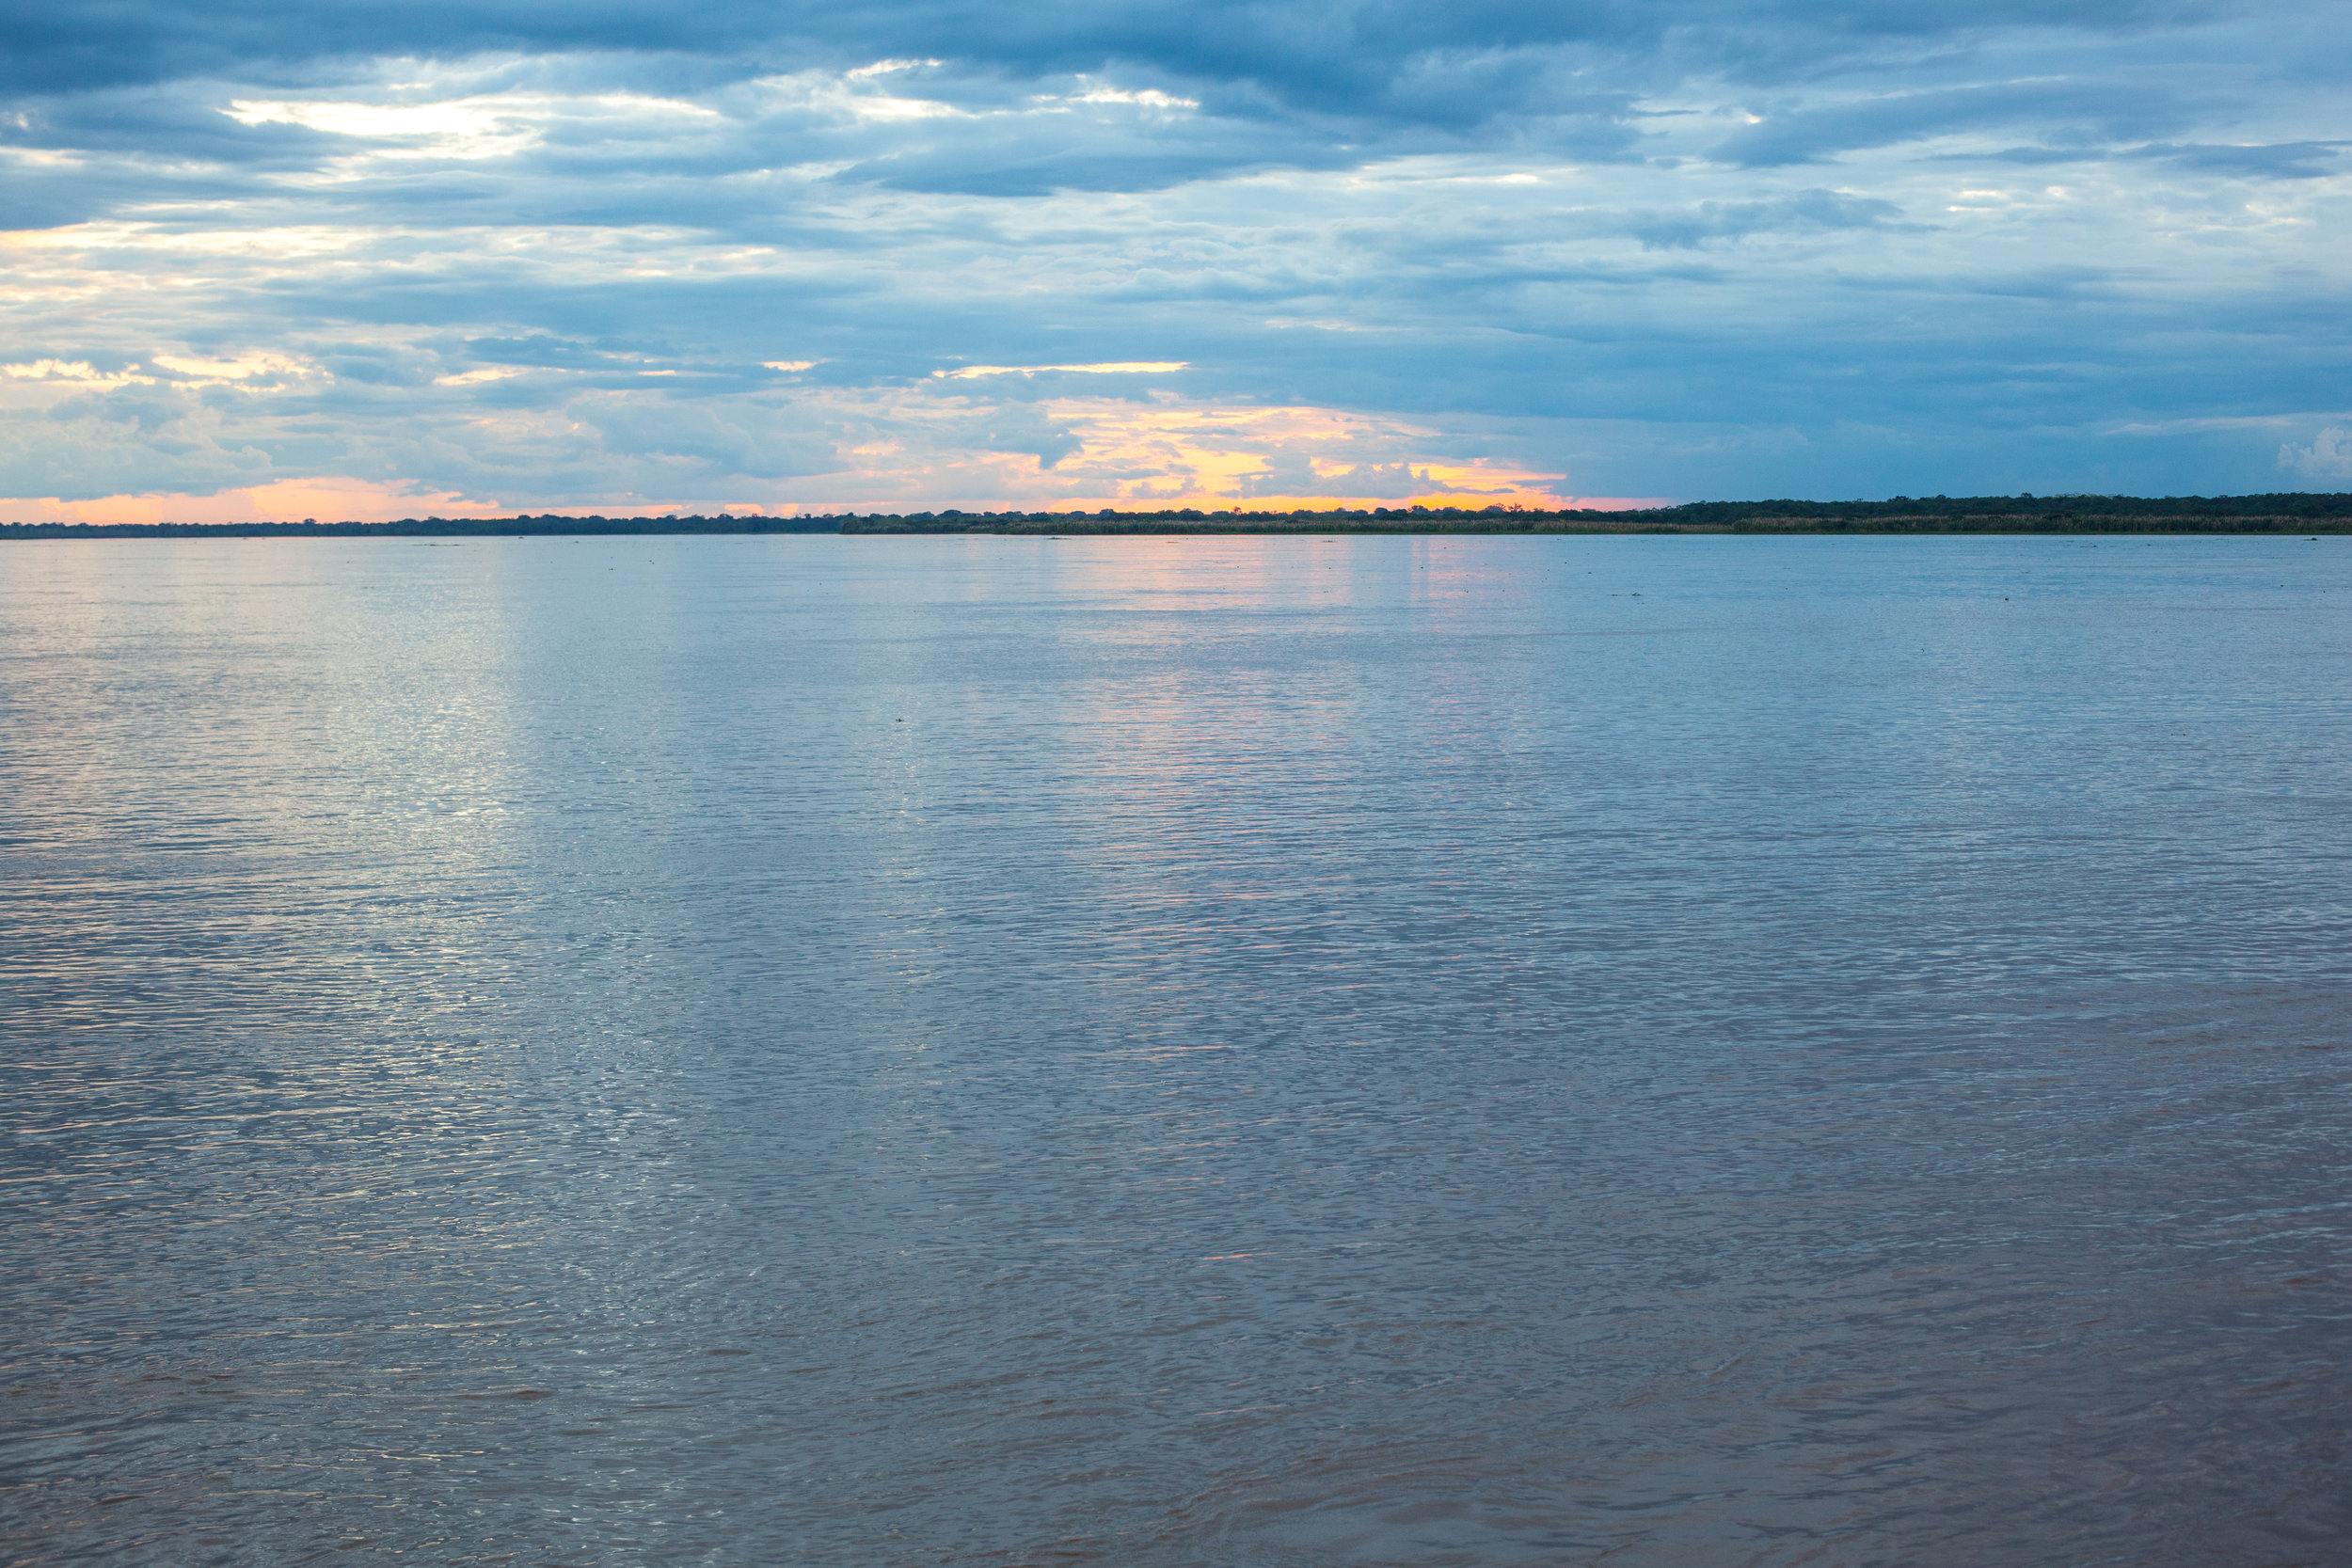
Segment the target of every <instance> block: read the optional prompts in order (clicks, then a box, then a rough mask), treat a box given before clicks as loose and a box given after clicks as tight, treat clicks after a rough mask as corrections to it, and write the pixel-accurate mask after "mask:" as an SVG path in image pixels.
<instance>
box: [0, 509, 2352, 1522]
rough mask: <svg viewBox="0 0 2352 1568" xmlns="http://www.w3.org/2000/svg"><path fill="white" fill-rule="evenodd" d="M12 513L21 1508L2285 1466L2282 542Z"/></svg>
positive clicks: (1838, 1512)
mask: <svg viewBox="0 0 2352 1568" xmlns="http://www.w3.org/2000/svg"><path fill="white" fill-rule="evenodd" d="M8 559H9V567H10V570H9V572H8V576H7V578H5V580H0V657H5V658H6V660H7V664H6V668H7V670H8V679H7V680H6V681H5V682H0V776H4V777H5V780H6V783H7V785H8V799H9V800H10V802H11V805H10V809H9V811H8V814H7V816H6V824H7V826H6V829H5V832H6V839H5V844H0V854H5V856H6V864H7V876H6V877H5V878H4V879H0V941H5V942H6V944H7V949H8V951H9V952H10V953H11V954H12V955H17V956H19V957H18V961H17V962H16V963H15V965H14V967H13V969H12V973H11V976H10V983H9V985H8V987H6V988H5V989H0V1036H4V1037H5V1041H6V1053H5V1056H0V1062H4V1063H5V1071H6V1074H7V1081H6V1087H7V1091H8V1092H7V1098H6V1100H5V1101H4V1102H0V1106H4V1108H0V1118H5V1120H6V1122H7V1125H8V1132H9V1142H8V1164H7V1167H6V1172H5V1174H6V1177H7V1184H6V1186H5V1187H4V1188H0V1193H4V1194H5V1196H0V1205H5V1206H6V1213H5V1216H0V1217H4V1218H5V1221H6V1224H5V1228H0V1236H4V1237H5V1240H0V1248H4V1249H5V1262H6V1264H7V1267H6V1268H5V1269H4V1270H0V1311H5V1321H6V1322H7V1323H9V1324H10V1325H11V1327H10V1330H9V1334H10V1349H11V1352H12V1354H10V1356H9V1357H8V1363H7V1370H5V1371H0V1386H5V1388H6V1391H7V1394H8V1399H7V1401H6V1402H5V1405H0V1409H5V1411H6V1412H7V1414H6V1415H5V1416H0V1478H4V1481H0V1484H5V1487H6V1490H5V1491H0V1517H5V1519H6V1520H7V1524H8V1539H9V1541H10V1544H11V1545H12V1547H16V1555H17V1556H19V1557H23V1558H26V1559H28V1560H34V1561H42V1560H59V1561H62V1560H76V1561H81V1560H132V1561H143V1560H152V1559H154V1558H155V1557H157V1556H159V1555H171V1556H174V1557H186V1558H191V1559H194V1560H205V1559H207V1558H211V1559H216V1560H247V1559H250V1560H273V1561H274V1560H295V1559H299V1558H301V1557H303V1556H305V1555H306V1554H310V1553H314V1552H324V1551H327V1550H342V1551H349V1552H355V1553H358V1552H368V1551H373V1552H377V1553H382V1554H389V1553H393V1552H400V1553H403V1554H405V1555H408V1556H412V1557H413V1556H417V1555H420V1554H421V1555H427V1556H431V1555H435V1554H437V1555H438V1556H440V1557H446V1558H451V1559H456V1558H463V1557H470V1556H484V1555H490V1556H495V1555H498V1554H500V1553H504V1552H513V1553H516V1554H517V1555H518V1560H548V1561H578V1560H609V1561H640V1560H643V1561H691V1560H744V1559H758V1558H767V1557H776V1556H785V1557H790V1558H794V1559H806V1560H834V1559H841V1560H859V1561H872V1560H882V1561H905V1562H910V1563H914V1562H923V1563H930V1562H940V1561H959V1560H976V1561H977V1560H993V1561H1006V1560H1012V1561H1027V1560H1041V1559H1044V1558H1047V1557H1057V1556H1058V1557H1073V1558H1079V1559H1088V1558H1092V1559H1100V1560H1117V1561H1146V1562H1170V1563H1178V1562H1183V1563H1190V1562H1200V1561H1232V1562H1248V1563H1264V1562H1282V1561H1298V1562H1329V1561H1334V1560H1341V1561H1365V1562H1443V1561H1479V1562H1487V1561H1511V1560H1530V1561H1546V1562H1550V1561H1561V1560H1568V1561H1577V1560H1601V1559H1603V1558H1604V1557H1605V1558H1606V1559H1607V1560H1610V1561H1613V1562H1650V1563H1660V1564H1667V1563H1682V1562H1689V1561H1754V1562H1789V1563H1795V1562H1801V1561H1818V1560H1831V1561H1871V1560H1904V1561H1922V1562H1953V1563H1979V1562H1981V1563H1994V1562H1999V1563H2004V1564H2007V1563H2018V1562H2058V1561H2066V1562H2074V1561H2083V1560H2106V1559H2116V1560H2133V1561H2143V1562H2175V1561H2176V1562H2182V1563H2191V1562H2196V1563H2202V1562H2209V1561H2214V1560H2233V1559H2243V1560H2295V1559H2296V1557H2297V1555H2298V1554H2300V1555H2301V1556H2302V1557H2321V1558H2324V1556H2325V1555H2326V1553H2327V1552H2328V1550H2331V1549H2332V1548H2331V1546H2330V1543H2332V1542H2333V1541H2335V1540H2337V1539H2340V1538H2341V1537H2342V1535H2343V1533H2344V1526H2345V1524H2346V1521H2345V1519H2344V1509H2343V1503H2342V1497H2343V1489H2342V1487H2341V1486H2340V1485H2337V1484H2335V1481H2336V1479H2337V1478H2339V1477H2340V1476H2341V1475H2342V1474H2343V1473H2344V1467H2343V1461H2344V1455H2343V1452H2342V1442H2343V1439H2342V1436H2341V1423H2340V1422H2339V1421H2338V1420H2336V1419H2335V1418H2334V1417H2333V1414H2332V1412H2333V1411H2334V1409H2335V1408H2336V1407H2338V1406H2339V1405H2340V1404H2341V1403H2342V1402H2343V1401H2344V1395H2345V1393H2346V1391H2347V1390H2346V1389H2345V1387H2344V1374H2343V1373H2342V1371H2341V1369H2342V1367H2343V1366H2344V1354H2343V1353H2344V1348H2345V1346H2344V1336H2343V1330H2342V1327H2341V1324H2340V1318H2341V1314H2340V1313H2339V1312H2337V1311H2336V1310H2335V1309H2334V1307H2333V1303H2334V1302H2335V1300H2336V1299H2337V1293H2338V1291H2339V1288H2340V1286H2341V1283H2342V1281H2341V1259H2342V1255H2343V1254H2342V1243H2343V1224H2344V1211H2343V1198H2342V1196H2341V1195H2342V1193H2343V1192H2344V1181H2343V1179H2342V1177H2343V1173H2342V1162H2343V1156H2342V1152H2341V1151H2342V1149H2343V1148H2344V1142H2345V1140H2344V1132H2345V1126H2344V1111H2345V1101H2344V1088H2345V1081H2344V1073H2343V1069H2342V1068H2341V1066H2340V1065H2338V1053H2337V1051H2336V1047H2338V1046H2339V1045H2340V1044H2341V1043H2342V1040H2341V1027H2342V1025H2341V1021H2342V1018H2343V1008H2342V1000H2343V995H2344V990H2343V987H2344V963H2343V959H2342V957H2341V956H2342V954H2343V953H2344V952H2345V951H2346V950H2347V943H2346V942H2345V940H2344V937H2345V934H2346V933H2345V927H2346V924H2347V922H2346V915H2347V909H2346V905H2345V902H2344V895H2343V892H2342V889H2343V887H2344V886H2345V885H2347V884H2345V882H2344V879H2342V878H2337V877H2330V876H2328V875H2327V871H2328V867H2330V866H2333V865H2335V864H2337V863H2341V862H2342V861H2343V860H2344V857H2345V852H2346V849H2347V847H2352V846H2348V845H2347V839H2346V835H2347V828H2346V826H2345V824H2346V821H2347V820H2352V819H2347V818H2346V817H2345V816H2344V813H2343V812H2342V811H2341V810H2340V809H2339V807H2340V795H2341V785H2340V783H2339V781H2340V779H2341V778H2342V776H2343V775H2344V770H2345V764H2346V762H2347V761H2348V760H2352V758H2347V756H2346V750H2347V747H2346V740H2347V735H2346V725H2345V708H2344V692H2345V690H2346V689H2347V688H2346V684H2345V679H2344V676H2345V654H2346V636H2345V632H2344V626H2345V624H2346V623H2345V622H2344V617H2343V615H2342V608H2343V606H2344V592H2345V589H2346V586H2347V582H2352V571H2347V570H2346V569H2345V565H2344V561H2343V560H2342V559H2341V557H2340V556H2339V554H2337V553H2336V546H2335V543H2334V542H2332V541H2331V542H2328V544H2327V545H2326V546H2308V545H2305V544H2303V543H2302V542H2299V541H2297V542H2287V541H2273V540H2255V541H2244V540H2238V541H2218V542H2216V541H2194V540H2166V541H2162V542H2160V543H2159V544H2157V545H2155V546H2145V547H2143V548H2141V549H2139V550H2137V551H2135V552H2126V551H2122V550H2116V551H2111V552H2100V553H2096V554H2094V553H2093V552H2090V551H2089V550H2087V549H2083V548H2081V547H2079V546H2077V544H2076V542H2073V541H2016V540H1991V541H1972V540H1950V541H1835V542H1830V541H1738V540H1650V539H1616V540H1522V541H1501V540H1493V541H1470V540H1391V539H1374V540H1338V541H1329V542H1325V541H1318V540H1313V539H1282V540H1259V539H1205V540H1187V541H1182V542H1179V543H1174V544H1169V543H1164V542H1159V541H1152V540H1094V539H1069V540H1061V541H1043V540H1003V541H999V540H990V539H974V540H956V541H911V540H888V539H872V540H858V539H851V540H842V539H824V538H781V539H660V540H598V541H587V542H581V543H577V544H575V543H571V542H567V541H560V540H532V541H496V542H485V543H482V544H479V545H470V546H462V547H454V548H427V547H422V546H405V545H398V544H392V543H384V542H368V543H352V542H339V543H334V544H324V543H315V542H294V541H272V542H258V543H251V544H236V545H229V544H209V543H174V544H156V545H78V546H63V545H59V546H49V545H22V546H15V547H14V548H12V549H11V551H10V553H9V558H8ZM2282 582H2283V583H2285V584H2286V585H2287V586H2285V587H2283V588H2282V587H2280V583H2282ZM20 1542H21V1543H24V1544H23V1545H19V1543H20Z"/></svg>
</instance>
